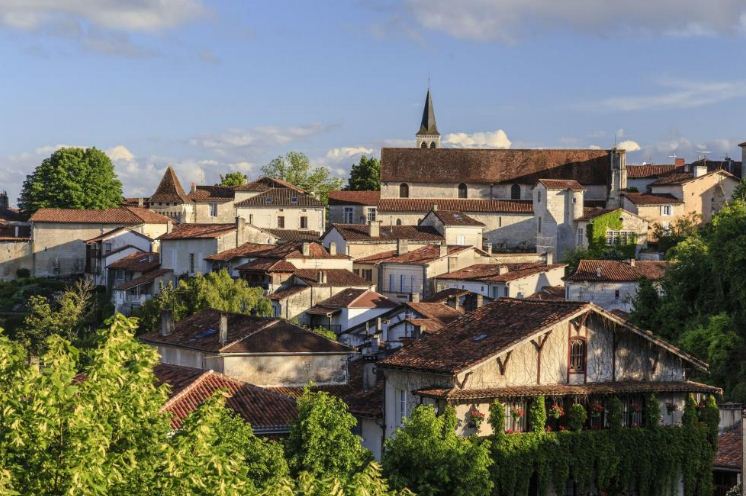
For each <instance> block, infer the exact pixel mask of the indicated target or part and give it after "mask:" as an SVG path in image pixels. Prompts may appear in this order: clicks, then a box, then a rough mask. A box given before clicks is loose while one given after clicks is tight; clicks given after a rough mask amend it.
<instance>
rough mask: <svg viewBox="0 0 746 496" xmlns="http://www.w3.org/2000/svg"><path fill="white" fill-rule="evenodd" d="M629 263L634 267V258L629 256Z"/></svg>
mask: <svg viewBox="0 0 746 496" xmlns="http://www.w3.org/2000/svg"><path fill="white" fill-rule="evenodd" d="M629 265H630V267H634V266H635V259H634V258H630V259H629Z"/></svg>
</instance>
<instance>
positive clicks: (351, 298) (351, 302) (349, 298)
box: [306, 288, 399, 315]
mask: <svg viewBox="0 0 746 496" xmlns="http://www.w3.org/2000/svg"><path fill="white" fill-rule="evenodd" d="M397 306H399V304H398V303H395V302H393V301H391V300H389V299H388V298H386V297H385V296H383V295H381V294H379V293H377V292H375V291H373V290H371V289H362V288H347V289H344V290H342V291H340V292H339V293H337V294H335V295H334V296H332V297H330V298H327V299H326V300H323V301H320V302H319V303H317V304H316V305H314V306H312V307H311V308H309V309H308V310H306V313H309V314H314V315H327V314H329V313H334V312H336V311H339V310H341V309H342V308H395V307H397Z"/></svg>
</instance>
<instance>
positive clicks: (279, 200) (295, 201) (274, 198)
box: [236, 188, 324, 208]
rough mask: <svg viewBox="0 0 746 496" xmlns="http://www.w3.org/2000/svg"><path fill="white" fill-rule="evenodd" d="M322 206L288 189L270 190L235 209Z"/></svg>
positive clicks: (307, 195) (312, 199)
mask: <svg viewBox="0 0 746 496" xmlns="http://www.w3.org/2000/svg"><path fill="white" fill-rule="evenodd" d="M323 206H324V204H323V203H321V202H320V201H319V200H317V199H316V198H314V197H313V196H311V195H309V194H306V193H300V192H298V191H295V190H292V189H289V188H271V189H268V190H267V191H264V192H262V193H259V194H258V195H256V196H252V197H251V198H247V199H246V200H243V201H240V202H238V203H236V207H237V208H243V207H254V208H263V207H268V208H275V207H283V208H288V207H298V208H305V207H323Z"/></svg>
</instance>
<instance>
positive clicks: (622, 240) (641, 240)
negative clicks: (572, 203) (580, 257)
mask: <svg viewBox="0 0 746 496" xmlns="http://www.w3.org/2000/svg"><path fill="white" fill-rule="evenodd" d="M575 225H576V228H577V233H576V234H577V240H576V242H575V248H581V249H583V248H588V247H589V246H590V245H591V244H592V243H593V244H595V243H603V244H604V245H606V246H631V245H634V250H633V251H634V253H635V254H636V253H639V252H640V251H641V250H642V249H644V248H645V247H646V246H647V241H648V235H649V230H650V224H648V221H646V220H645V219H643V218H642V217H640V216H639V215H637V214H633V213H632V212H630V211H629V210H625V209H623V208H614V209H608V208H591V209H586V210H585V213H584V214H583V216H582V217H580V218H577V219H575Z"/></svg>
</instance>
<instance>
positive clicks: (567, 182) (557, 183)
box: [539, 179, 583, 191]
mask: <svg viewBox="0 0 746 496" xmlns="http://www.w3.org/2000/svg"><path fill="white" fill-rule="evenodd" d="M539 182H540V183H541V184H543V185H544V187H545V188H547V189H569V190H572V191H583V186H582V185H581V184H580V183H579V182H577V181H576V180H574V179H539Z"/></svg>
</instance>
